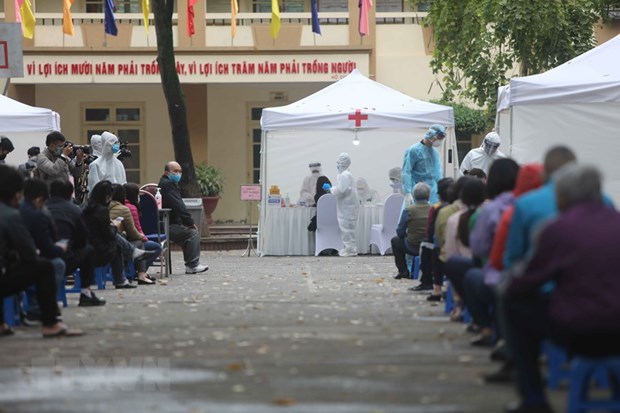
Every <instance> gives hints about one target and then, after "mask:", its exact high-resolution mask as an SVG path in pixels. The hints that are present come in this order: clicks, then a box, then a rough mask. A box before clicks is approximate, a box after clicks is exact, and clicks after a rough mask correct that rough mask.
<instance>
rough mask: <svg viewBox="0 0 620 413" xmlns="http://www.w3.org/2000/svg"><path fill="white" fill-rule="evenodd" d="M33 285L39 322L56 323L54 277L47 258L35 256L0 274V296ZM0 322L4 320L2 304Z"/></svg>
mask: <svg viewBox="0 0 620 413" xmlns="http://www.w3.org/2000/svg"><path fill="white" fill-rule="evenodd" d="M31 285H34V286H35V287H36V290H37V301H38V302H39V309H40V311H41V322H42V324H43V325H44V326H46V327H50V326H53V325H54V324H56V323H57V318H56V317H57V315H58V313H59V312H58V304H56V278H55V276H54V267H53V266H52V263H51V262H49V260H46V259H44V258H37V260H36V261H35V262H32V263H19V264H17V265H15V266H13V267H11V268H10V269H7V271H6V273H5V274H4V275H2V276H0V297H2V298H5V297H9V296H11V295H15V294H17V293H20V292H22V291H24V290H25V289H26V288H28V287H30V286H31ZM0 322H4V305H0Z"/></svg>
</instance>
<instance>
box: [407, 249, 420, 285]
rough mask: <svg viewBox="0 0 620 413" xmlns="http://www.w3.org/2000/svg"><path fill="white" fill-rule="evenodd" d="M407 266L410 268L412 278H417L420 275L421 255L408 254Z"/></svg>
mask: <svg viewBox="0 0 620 413" xmlns="http://www.w3.org/2000/svg"><path fill="white" fill-rule="evenodd" d="M407 268H409V274H411V279H412V280H417V279H418V277H419V276H420V256H419V255H415V256H413V255H409V254H407Z"/></svg>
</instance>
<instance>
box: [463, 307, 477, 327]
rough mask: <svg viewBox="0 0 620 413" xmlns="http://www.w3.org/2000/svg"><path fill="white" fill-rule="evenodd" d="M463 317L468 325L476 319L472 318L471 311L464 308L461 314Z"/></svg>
mask: <svg viewBox="0 0 620 413" xmlns="http://www.w3.org/2000/svg"><path fill="white" fill-rule="evenodd" d="M461 314H462V315H463V322H464V323H466V324H471V323H472V322H473V321H474V319H473V318H472V316H471V313H470V312H469V310H468V309H467V307H463V312H462V313H461Z"/></svg>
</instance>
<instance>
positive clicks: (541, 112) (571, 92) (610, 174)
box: [496, 36, 620, 202]
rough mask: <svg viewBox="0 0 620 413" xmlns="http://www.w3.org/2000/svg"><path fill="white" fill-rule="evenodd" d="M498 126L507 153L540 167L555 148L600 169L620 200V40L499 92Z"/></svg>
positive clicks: (518, 80)
mask: <svg viewBox="0 0 620 413" xmlns="http://www.w3.org/2000/svg"><path fill="white" fill-rule="evenodd" d="M496 123H497V127H498V129H499V134H500V136H501V137H502V151H504V153H506V154H507V155H509V156H510V157H512V158H514V159H515V160H517V161H518V162H541V161H542V160H543V157H544V154H545V152H546V151H547V150H548V149H549V148H551V147H553V146H555V145H560V144H561V145H566V146H568V147H570V148H571V149H572V150H573V151H575V153H576V155H577V158H578V160H579V161H580V162H582V163H590V164H594V165H596V166H598V167H599V168H600V169H601V171H602V172H603V175H604V179H605V181H604V182H605V191H606V192H607V193H608V194H609V195H610V196H611V197H612V198H614V200H615V201H616V202H618V201H620V36H616V37H615V38H613V39H611V40H609V41H607V42H605V43H603V44H601V45H600V46H598V47H596V48H594V49H592V50H590V51H588V52H586V53H584V54H582V55H580V56H578V57H575V58H574V59H572V60H570V61H568V62H566V63H564V64H562V65H560V66H558V67H556V68H554V69H551V70H549V71H547V72H545V73H541V74H538V75H533V76H526V77H518V78H514V79H512V80H511V81H510V85H509V86H508V87H504V88H500V90H499V93H498V105H497V120H496Z"/></svg>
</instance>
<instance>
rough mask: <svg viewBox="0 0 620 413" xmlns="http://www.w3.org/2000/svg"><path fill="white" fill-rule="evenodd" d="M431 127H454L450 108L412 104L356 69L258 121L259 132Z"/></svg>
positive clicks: (264, 111)
mask: <svg viewBox="0 0 620 413" xmlns="http://www.w3.org/2000/svg"><path fill="white" fill-rule="evenodd" d="M358 111H359V113H358V114H357V115H356V113H357V112H358ZM365 117H367V118H365ZM355 118H359V120H358V121H356V120H355ZM433 123H440V124H442V125H445V126H454V115H453V111H452V108H451V107H449V106H442V105H436V104H434V103H429V102H424V101H421V100H416V99H414V98H412V97H409V96H407V95H405V94H403V93H400V92H398V91H396V90H394V89H391V88H389V87H387V86H384V85H382V84H381V83H377V82H375V81H373V80H370V79H368V78H367V77H365V76H364V75H362V74H361V73H360V72H359V71H358V70H357V69H355V70H354V71H353V72H351V73H350V74H349V75H348V76H347V77H345V78H344V79H341V80H339V81H338V82H335V83H333V84H331V85H329V86H327V87H326V88H324V89H321V90H319V91H318V92H316V93H314V94H312V95H310V96H308V97H305V98H303V99H301V100H299V101H297V102H295V103H291V104H290V105H286V106H281V107H275V108H266V109H264V110H263V114H262V117H261V127H262V128H263V130H278V129H358V128H359V129H371V128H401V129H402V128H424V129H426V128H428V126H429V125H431V124H433Z"/></svg>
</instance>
